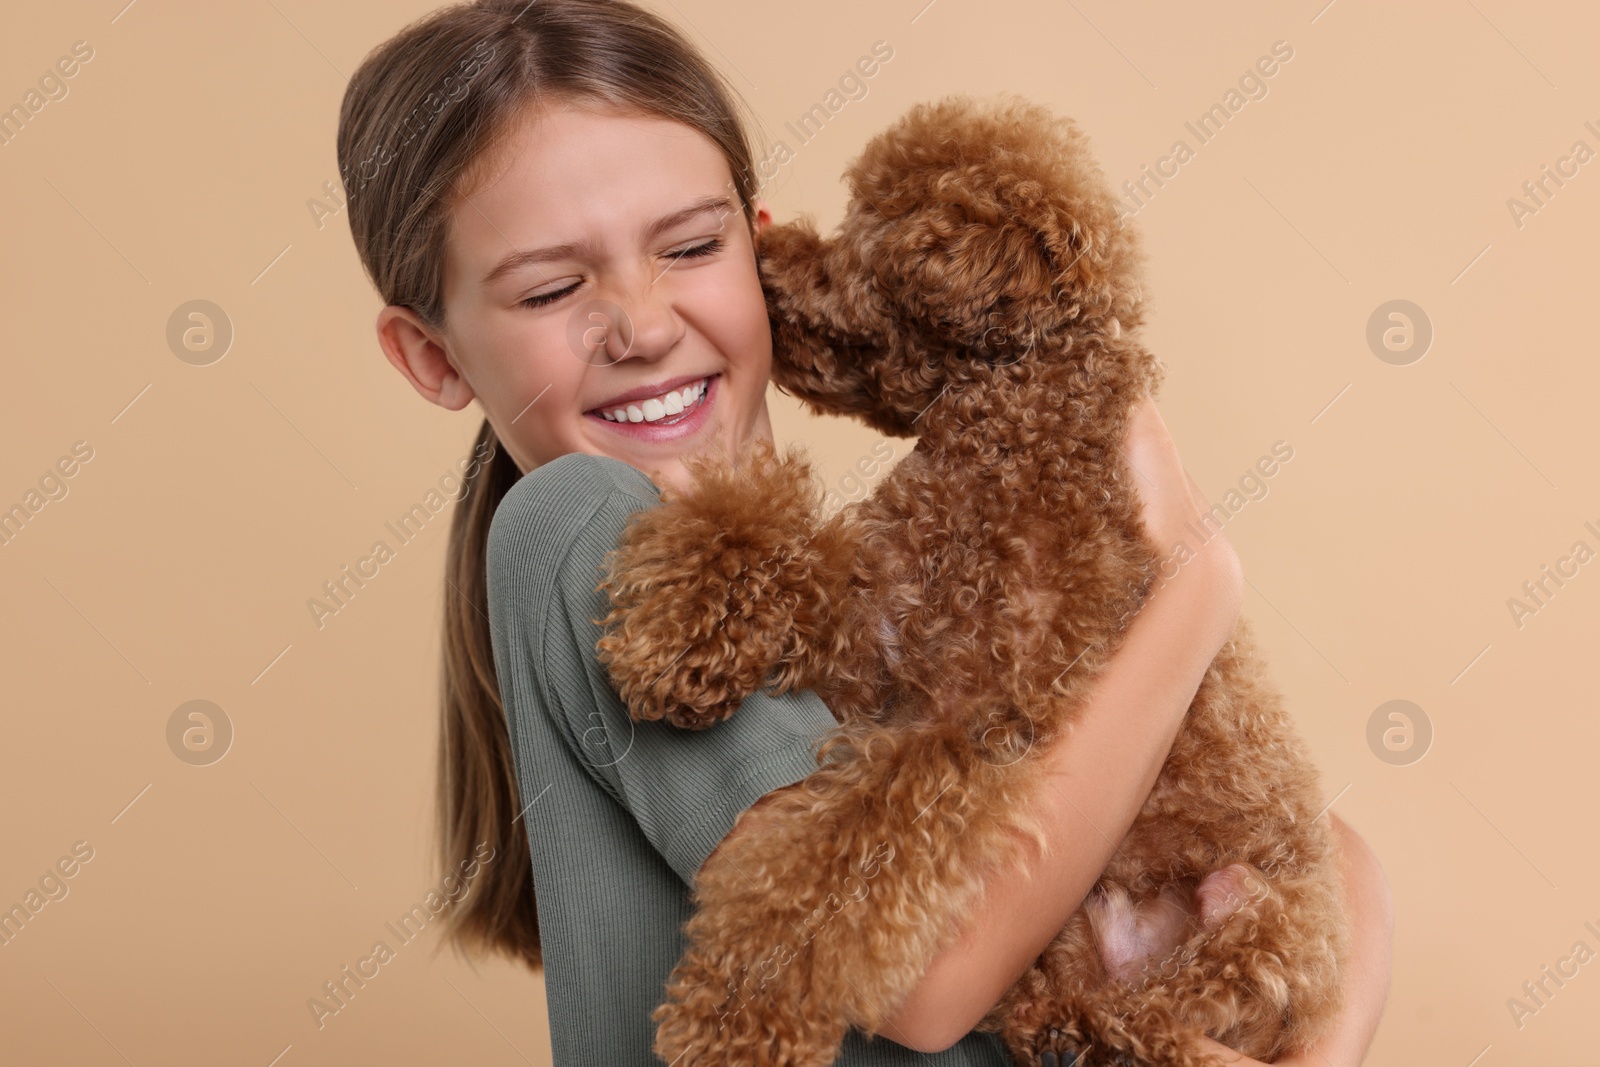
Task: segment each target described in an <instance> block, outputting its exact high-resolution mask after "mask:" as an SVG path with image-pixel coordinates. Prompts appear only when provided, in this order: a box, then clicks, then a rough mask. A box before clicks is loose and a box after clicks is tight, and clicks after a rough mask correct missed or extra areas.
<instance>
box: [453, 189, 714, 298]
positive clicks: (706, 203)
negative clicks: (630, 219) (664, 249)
mask: <svg viewBox="0 0 1600 1067" xmlns="http://www.w3.org/2000/svg"><path fill="white" fill-rule="evenodd" d="M732 210H733V202H732V201H731V200H729V199H728V198H727V197H726V196H722V195H717V194H713V195H711V196H702V197H701V198H700V199H698V200H696V201H694V202H693V203H691V204H689V205H688V206H687V207H682V208H679V209H678V210H677V211H674V212H672V213H671V214H669V215H662V216H661V217H660V218H658V219H656V220H655V221H654V222H652V223H650V225H648V226H646V227H645V228H644V239H645V240H647V241H648V240H651V239H652V238H655V237H659V236H660V235H661V234H662V233H663V232H664V231H666V230H670V229H672V228H673V227H674V226H678V225H681V224H682V223H685V222H688V221H689V220H690V219H692V218H694V217H695V216H696V215H701V214H704V213H705V212H707V211H717V212H721V213H722V214H724V215H726V214H727V213H728V212H730V211H732ZM593 252H594V247H593V246H592V245H591V244H590V243H589V242H588V241H587V240H583V241H568V242H566V243H565V244H559V245H548V246H546V247H544V248H527V249H523V250H522V251H520V252H512V253H511V254H510V255H508V256H506V258H504V259H502V260H501V261H500V262H499V263H497V264H496V265H495V267H494V269H493V270H491V271H490V272H489V273H488V274H485V275H484V276H483V281H482V283H480V284H482V285H492V284H493V283H494V282H496V281H498V280H499V279H501V278H503V277H505V276H506V275H507V274H510V273H511V272H512V271H514V270H518V269H520V268H522V267H525V266H528V265H529V264H533V263H543V262H547V261H549V260H552V259H575V258H578V257H581V256H584V255H592V254H593Z"/></svg>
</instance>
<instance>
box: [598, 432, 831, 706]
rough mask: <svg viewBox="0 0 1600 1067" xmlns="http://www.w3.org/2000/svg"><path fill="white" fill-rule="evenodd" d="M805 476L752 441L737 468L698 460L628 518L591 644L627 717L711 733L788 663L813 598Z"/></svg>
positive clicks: (792, 460) (810, 501) (810, 504)
mask: <svg viewBox="0 0 1600 1067" xmlns="http://www.w3.org/2000/svg"><path fill="white" fill-rule="evenodd" d="M808 472H809V468H808V467H807V465H806V464H805V461H804V459H803V458H799V457H798V456H794V455H791V456H790V457H786V458H783V459H780V458H778V457H777V456H776V455H775V453H774V450H773V449H772V447H771V446H770V445H769V444H767V443H766V442H764V441H758V442H757V443H756V444H754V445H753V446H752V447H751V448H750V449H749V450H748V451H747V452H746V453H744V454H743V455H742V456H741V457H740V462H739V464H738V465H737V466H729V465H722V464H716V463H713V462H711V461H710V460H709V459H704V458H702V459H701V460H697V461H696V462H694V463H693V464H692V465H691V473H692V475H693V477H694V484H693V486H692V488H691V489H690V490H689V491H688V492H686V493H683V494H678V493H676V492H673V491H669V492H668V493H665V494H663V501H664V502H663V504H662V505H661V506H660V507H658V508H652V509H648V510H646V511H643V512H640V513H638V514H636V515H635V516H634V518H633V520H632V522H631V523H630V524H629V526H628V528H627V530H626V531H625V532H624V534H623V536H622V540H621V543H620V544H619V546H618V547H617V549H616V550H615V551H613V552H612V553H610V554H609V555H608V556H607V575H606V578H605V580H604V581H602V582H601V583H600V587H601V588H602V589H605V590H606V591H607V592H608V593H609V595H610V597H611V603H612V610H611V612H610V614H609V615H608V616H607V617H606V619H605V620H604V625H605V628H606V633H605V636H604V637H602V638H601V640H600V642H599V645H598V646H597V653H598V656H599V659H600V661H601V662H602V663H604V664H606V666H607V668H608V670H609V671H610V674H611V679H612V683H613V684H614V685H615V686H616V688H617V692H618V694H619V695H620V696H621V697H622V699H623V701H624V703H626V704H627V705H628V708H629V710H630V712H631V713H632V714H633V716H634V718H636V719H666V720H667V721H668V722H671V723H672V724H673V725H675V726H681V727H689V728H693V729H699V728H702V727H705V726H710V725H711V724H713V723H716V722H720V721H721V720H722V719H725V718H727V717H728V716H729V715H731V714H732V713H733V712H734V711H735V710H737V708H738V707H739V705H740V704H741V703H743V701H744V700H745V698H747V697H748V696H750V694H752V693H754V692H756V691H757V690H759V689H761V688H763V687H764V686H766V685H767V684H768V680H769V678H770V677H771V675H772V674H773V672H774V671H775V670H776V669H777V668H778V667H779V666H780V665H781V664H782V663H783V662H784V661H785V660H786V659H787V658H788V656H789V654H790V652H791V651H792V648H793V642H794V639H795V637H794V628H795V620H796V617H797V615H805V614H809V613H807V612H805V611H803V610H802V605H803V602H804V601H805V600H806V599H807V598H808V597H812V595H813V584H812V583H813V576H812V573H811V570H812V566H811V565H812V562H813V561H812V559H811V556H810V553H809V552H808V549H807V547H806V546H807V542H808V536H809V533H810V531H811V528H812V524H813V523H814V521H815V516H816V509H817V500H816V496H817V493H816V488H815V486H814V485H812V483H811V482H810V480H809V477H808Z"/></svg>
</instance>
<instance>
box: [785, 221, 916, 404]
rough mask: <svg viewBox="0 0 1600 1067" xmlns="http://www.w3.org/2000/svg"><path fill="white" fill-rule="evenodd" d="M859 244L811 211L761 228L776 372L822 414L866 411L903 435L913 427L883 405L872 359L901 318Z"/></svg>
mask: <svg viewBox="0 0 1600 1067" xmlns="http://www.w3.org/2000/svg"><path fill="white" fill-rule="evenodd" d="M852 252H853V249H852V248H849V247H846V246H845V245H844V244H843V243H842V242H839V241H837V240H834V241H829V240H824V239H823V238H822V237H820V236H819V235H818V234H817V230H816V226H815V224H814V223H813V222H812V221H811V219H809V218H800V219H797V220H795V221H793V222H788V223H782V224H773V225H769V226H767V227H766V228H765V229H764V230H762V231H761V232H760V233H759V234H757V235H756V264H757V269H758V270H759V272H760V275H761V287H762V290H763V292H764V293H765V294H766V301H767V317H768V320H769V321H770V323H771V325H772V380H773V381H774V382H775V383H776V384H777V385H778V387H779V388H780V389H781V390H783V391H784V392H787V393H790V394H791V395H794V396H796V397H799V398H800V400H802V401H803V402H804V403H805V404H806V406H807V407H809V408H810V409H811V410H813V411H815V412H817V413H819V414H825V415H845V416H855V417H859V418H862V419H864V420H866V421H867V422H869V423H872V424H873V425H875V426H878V427H879V428H880V429H882V430H884V432H886V433H891V434H894V435H896V436H904V435H906V434H908V433H909V432H910V430H909V428H906V427H900V426H899V425H898V423H897V422H895V420H894V418H893V417H892V416H891V415H890V414H889V413H886V412H885V411H884V410H883V402H882V398H881V397H879V396H878V394H877V391H876V390H875V389H873V388H872V385H873V378H872V364H873V363H874V361H876V360H878V359H880V358H881V356H882V354H883V352H884V351H885V349H886V347H887V346H888V344H889V340H890V332H891V331H892V330H893V329H895V326H894V324H893V323H892V322H890V320H889V318H888V317H887V315H886V314H885V313H884V307H883V301H882V297H881V296H880V294H878V293H877V292H876V291H875V290H874V289H873V283H872V278H871V276H870V275H869V274H868V273H867V272H866V271H864V270H863V269H862V266H861V264H860V262H859V261H858V260H855V259H853V257H852V254H851V253H852ZM885 419H888V420H889V421H888V422H887V423H886V422H884V420H885Z"/></svg>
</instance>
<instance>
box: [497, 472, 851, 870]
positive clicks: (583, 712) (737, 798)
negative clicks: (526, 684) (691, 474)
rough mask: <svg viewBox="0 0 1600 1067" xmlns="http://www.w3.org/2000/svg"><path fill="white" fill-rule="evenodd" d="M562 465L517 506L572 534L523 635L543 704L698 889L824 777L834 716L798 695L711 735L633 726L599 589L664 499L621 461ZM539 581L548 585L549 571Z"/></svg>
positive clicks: (816, 700) (755, 706) (774, 700)
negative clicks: (562, 524) (783, 801)
mask: <svg viewBox="0 0 1600 1067" xmlns="http://www.w3.org/2000/svg"><path fill="white" fill-rule="evenodd" d="M554 462H555V463H556V464H561V465H562V469H561V470H555V471H546V469H545V468H540V470H539V471H536V472H534V474H531V475H529V478H530V479H531V478H533V477H535V475H539V474H544V475H545V478H544V479H542V482H541V485H540V486H539V487H538V488H540V489H541V491H539V492H529V493H524V494H523V495H522V498H521V499H519V500H518V501H517V503H516V507H517V509H518V510H532V511H535V512H537V511H539V510H540V509H542V508H549V507H564V509H565V516H566V519H567V522H566V528H567V529H568V530H570V531H571V536H570V538H567V539H565V543H564V544H562V545H560V546H559V547H558V550H557V551H556V552H554V553H551V554H550V555H547V556H545V558H546V559H553V560H554V561H555V562H554V564H553V566H550V567H549V568H548V570H544V571H542V572H541V573H543V575H544V578H545V581H546V582H547V583H548V584H549V585H550V587H551V588H550V593H551V594H552V595H551V596H550V597H549V599H548V600H546V601H545V603H546V605H547V609H546V610H544V611H543V612H542V618H538V619H528V620H525V622H524V625H523V626H522V627H520V629H521V630H522V632H523V633H526V634H538V635H540V637H541V638H542V640H539V641H538V645H539V648H537V649H535V650H534V651H535V660H534V671H535V674H536V676H537V678H538V680H539V688H540V690H541V692H540V694H539V696H540V700H539V701H538V703H539V704H540V705H541V710H542V712H543V713H544V714H546V715H548V716H549V717H550V718H551V719H552V720H553V722H554V725H555V727H556V729H557V731H558V732H559V733H560V735H561V736H562V737H563V738H564V740H565V742H566V744H567V745H568V746H569V747H570V748H571V750H572V752H573V753H574V754H575V756H576V757H577V758H578V760H579V761H580V762H581V764H582V765H583V767H584V769H585V770H586V771H587V772H588V773H589V774H590V775H591V776H592V777H593V778H594V779H595V780H596V781H597V782H598V783H599V784H600V785H601V786H602V787H603V788H604V789H605V790H606V792H607V793H608V794H610V796H611V797H612V799H613V800H615V801H616V802H617V803H618V804H620V805H622V806H623V807H624V808H626V809H627V811H628V813H629V814H630V815H631V816H632V818H633V819H634V821H635V822H637V823H638V825H639V827H640V829H641V830H642V831H643V833H644V835H645V837H646V838H647V839H648V840H649V842H650V843H651V844H652V845H653V846H654V847H655V848H656V850H657V851H658V852H660V853H661V855H662V857H663V858H665V859H666V861H667V863H668V864H669V865H671V867H672V868H673V870H674V871H676V872H677V874H678V876H679V878H681V879H682V880H683V882H684V883H685V885H689V884H692V882H693V880H694V875H695V872H696V871H698V870H699V869H700V865H701V864H702V863H703V862H704V861H705V859H706V857H707V856H709V855H710V854H711V851H712V850H713V849H714V848H715V847H716V846H717V844H718V842H720V841H721V840H722V839H723V837H724V836H726V835H727V833H728V831H729V830H730V829H732V827H733V824H734V820H735V819H737V818H738V816H739V814H740V813H741V812H743V811H744V810H745V809H746V808H748V807H749V806H750V805H751V804H753V803H755V802H756V801H757V800H758V799H760V798H761V797H762V796H763V795H765V794H767V793H769V792H771V791H773V790H775V789H779V788H781V787H783V786H787V785H791V784H793V783H794V782H797V781H799V780H800V779H802V778H804V777H805V776H806V775H807V774H809V773H810V772H811V771H813V770H815V769H816V767H817V761H816V745H817V743H819V742H820V741H821V740H822V738H823V736H824V735H826V734H827V733H828V732H829V731H831V730H832V729H833V728H834V726H835V723H834V719H833V716H832V714H831V713H830V712H829V711H828V708H827V706H826V705H825V704H824V703H823V702H822V699H821V698H820V697H818V696H817V695H816V694H815V693H813V692H810V691H800V692H792V693H787V694H783V695H777V696H774V695H771V694H767V693H757V694H755V695H753V696H751V697H750V698H749V699H747V700H746V701H745V702H744V704H743V706H742V707H740V709H739V710H738V711H736V712H735V713H734V714H733V715H732V716H730V717H729V718H728V719H726V720H724V721H723V722H720V723H718V724H717V725H715V726H711V727H709V728H707V729H704V730H684V729H679V728H678V727H674V726H671V725H669V724H666V723H662V722H634V721H633V720H632V718H631V717H630V716H629V715H628V711H627V708H626V707H625V706H624V705H623V704H622V701H621V700H620V699H619V698H618V696H617V694H616V691H615V690H614V689H613V688H612V686H611V682H610V679H609V677H608V676H607V674H606V671H605V668H604V666H602V665H601V663H600V662H599V660H598V659H597V658H596V656H595V643H596V642H597V641H598V640H599V639H600V636H601V634H602V632H603V631H602V629H601V626H600V623H599V620H600V619H602V618H604V616H605V614H606V612H607V611H608V610H609V607H610V604H609V601H608V599H607V597H606V595H605V594H604V593H603V592H600V591H597V590H596V589H595V585H596V583H597V582H598V581H599V580H600V578H601V576H602V575H601V566H602V562H603V560H604V557H605V554H606V553H607V552H609V551H610V550H611V549H613V548H615V547H616V545H617V541H618V538H619V537H620V536H621V533H622V531H623V529H624V527H625V526H626V524H627V521H628V518H629V517H630V516H631V515H632V514H633V513H635V512H637V511H638V510H640V509H641V508H644V507H650V506H653V505H655V504H656V503H658V499H659V498H658V493H657V491H656V489H655V487H654V485H653V484H652V483H651V482H650V481H649V479H648V478H646V477H645V475H644V474H643V473H642V472H640V471H638V470H636V469H635V468H633V467H632V466H630V465H628V464H626V463H623V462H622V461H621V460H616V459H611V458H609V457H601V456H589V455H582V454H573V455H570V456H563V457H561V458H560V459H559V460H556V461H554ZM546 466H547V467H548V466H550V465H548V464H547V465H546ZM524 481H528V479H524ZM521 487H522V483H518V487H516V488H517V489H520V488H521ZM546 489H548V490H549V492H546V491H544V490H546ZM513 492H516V489H514V490H513ZM508 500H509V497H508ZM575 501H581V503H575ZM584 515H587V518H583V516H584ZM512 517H513V518H514V515H513V516H512ZM498 518H499V516H498V515H497V521H498ZM541 554H542V553H534V555H541ZM525 563H526V565H527V566H529V567H530V568H533V569H534V570H535V571H539V568H540V566H541V565H540V564H538V563H537V561H536V560H535V559H532V558H530V559H528V560H526V561H525ZM533 577H534V579H535V584H538V578H539V574H538V573H535V574H534V575H533ZM540 599H542V598H540ZM529 606H530V607H533V606H534V605H533V604H531V603H530V605H529Z"/></svg>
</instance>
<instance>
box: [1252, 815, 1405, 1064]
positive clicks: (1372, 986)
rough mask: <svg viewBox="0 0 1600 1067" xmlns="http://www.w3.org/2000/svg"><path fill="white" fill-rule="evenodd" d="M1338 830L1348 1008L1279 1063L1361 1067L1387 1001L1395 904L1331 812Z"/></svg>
mask: <svg viewBox="0 0 1600 1067" xmlns="http://www.w3.org/2000/svg"><path fill="white" fill-rule="evenodd" d="M1328 817H1329V818H1331V819H1333V820H1334V825H1335V826H1336V827H1337V828H1338V830H1339V851H1340V869H1341V872H1342V873H1343V875H1344V892H1345V911H1346V914H1347V915H1348V917H1349V922H1350V960H1349V964H1348V967H1347V970H1346V974H1345V982H1344V995H1345V1002H1344V1008H1343V1010H1341V1011H1340V1013H1339V1020H1338V1022H1337V1023H1335V1024H1334V1028H1333V1030H1332V1031H1330V1032H1329V1033H1328V1035H1327V1036H1326V1037H1324V1038H1323V1039H1322V1040H1321V1041H1318V1042H1317V1043H1316V1044H1314V1045H1312V1046H1311V1048H1309V1049H1307V1050H1306V1051H1305V1052H1303V1053H1298V1054H1296V1055H1294V1056H1293V1057H1292V1059H1291V1058H1289V1057H1285V1058H1282V1059H1280V1060H1279V1061H1278V1062H1279V1063H1284V1064H1287V1063H1291V1062H1292V1063H1305V1064H1317V1065H1319V1067H1321V1065H1325V1064H1331V1065H1333V1067H1357V1065H1358V1064H1360V1063H1361V1061H1362V1059H1364V1058H1365V1057H1366V1055H1367V1049H1368V1048H1370V1047H1371V1046H1372V1038H1373V1035H1374V1034H1376V1033H1377V1032H1378V1020H1379V1019H1380V1018H1382V1016H1383V1004H1384V1001H1386V1000H1388V999H1389V972H1390V963H1391V956H1392V954H1393V948H1392V942H1393V940H1394V900H1393V898H1392V897H1391V896H1390V894H1389V881H1388V879H1387V878H1385V877H1384V874H1383V867H1382V866H1381V865H1379V863H1378V857H1377V855H1376V854H1375V853H1374V852H1373V851H1372V849H1371V847H1370V846H1368V845H1367V843H1366V842H1365V841H1363V840H1362V839H1361V836H1360V835H1359V834H1357V833H1356V832H1355V831H1354V830H1352V829H1350V827H1349V825H1348V824H1347V823H1345V821H1344V820H1343V819H1339V818H1337V817H1336V816H1334V815H1333V813H1332V812H1329V813H1328Z"/></svg>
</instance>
